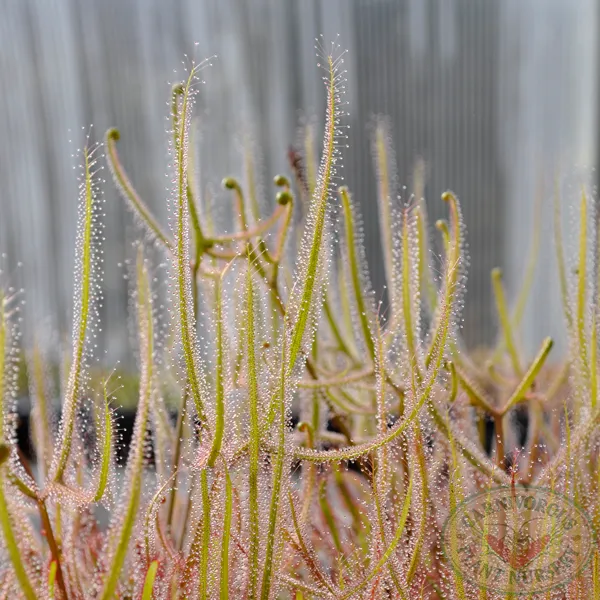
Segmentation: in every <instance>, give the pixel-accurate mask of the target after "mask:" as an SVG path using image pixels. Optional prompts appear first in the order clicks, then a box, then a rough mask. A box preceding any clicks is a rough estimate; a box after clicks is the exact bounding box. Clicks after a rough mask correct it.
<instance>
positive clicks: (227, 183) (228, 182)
mask: <svg viewBox="0 0 600 600" xmlns="http://www.w3.org/2000/svg"><path fill="white" fill-rule="evenodd" d="M221 184H222V186H223V187H224V188H225V189H226V190H237V189H239V187H240V184H239V183H238V182H237V180H235V179H234V178H233V177H225V179H223V181H222V182H221Z"/></svg>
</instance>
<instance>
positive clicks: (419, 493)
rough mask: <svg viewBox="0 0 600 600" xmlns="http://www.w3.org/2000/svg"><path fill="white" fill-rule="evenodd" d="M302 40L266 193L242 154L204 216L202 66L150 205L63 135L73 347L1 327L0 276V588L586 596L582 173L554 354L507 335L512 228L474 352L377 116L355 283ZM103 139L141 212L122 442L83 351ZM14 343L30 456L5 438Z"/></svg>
mask: <svg viewBox="0 0 600 600" xmlns="http://www.w3.org/2000/svg"><path fill="white" fill-rule="evenodd" d="M318 49H319V67H320V68H321V69H322V70H323V81H324V84H325V92H326V107H327V108H326V114H325V127H324V132H323V136H322V146H321V147H320V148H319V149H317V148H316V147H315V145H314V144H313V142H312V140H313V130H312V128H311V127H307V128H306V130H305V135H304V141H305V143H304V144H303V145H302V147H301V148H299V149H296V150H295V151H294V152H293V153H291V154H290V161H289V162H290V168H289V173H288V174H286V175H277V176H276V177H275V179H274V188H273V191H272V192H271V194H269V196H270V199H269V198H260V197H259V194H260V192H259V189H258V188H257V186H256V185H255V184H254V183H253V182H254V181H255V180H256V178H255V176H254V175H255V174H254V173H253V166H252V161H251V160H248V162H247V173H246V175H247V176H246V181H245V182H243V183H242V182H240V181H238V180H236V179H234V178H231V177H228V178H226V179H224V180H223V186H224V188H225V190H226V192H225V193H226V195H227V196H228V197H230V199H231V202H232V205H233V207H234V210H233V214H234V218H233V220H232V222H231V223H229V224H228V226H227V227H225V226H224V225H223V223H222V222H221V221H222V219H221V221H219V219H216V218H215V215H214V211H213V210H212V207H213V204H212V202H211V200H210V199H209V198H208V197H207V195H206V194H202V193H201V190H200V188H201V186H200V185H199V182H198V178H197V177H196V173H195V164H194V163H195V159H194V152H193V144H192V143H191V141H190V136H191V124H192V113H193V109H194V104H195V100H196V98H197V95H198V93H199V89H200V87H199V83H200V80H199V73H200V71H201V69H202V67H203V66H204V65H205V63H193V64H192V65H191V66H190V68H189V69H187V73H186V75H187V77H186V79H185V81H183V82H181V83H180V84H178V85H175V86H174V87H173V90H172V97H171V102H170V106H171V126H172V131H171V135H170V140H171V141H170V148H169V150H170V159H171V160H170V165H169V174H170V183H171V192H170V194H169V198H168V206H169V215H170V217H169V223H168V224H166V223H161V222H160V221H159V220H158V219H157V218H155V217H154V216H153V215H152V213H151V211H150V210H149V208H148V206H147V204H146V203H145V202H144V200H143V199H142V198H141V197H140V195H139V194H138V193H137V192H136V190H135V187H134V182H132V181H131V180H130V178H129V177H128V176H127V174H126V173H125V171H124V169H123V166H122V164H121V162H120V160H119V155H118V141H119V132H118V131H117V130H116V129H111V130H109V131H108V132H107V133H106V137H105V140H104V143H103V144H100V145H96V146H90V145H87V146H86V147H85V148H84V149H83V151H82V170H81V179H80V197H79V226H78V227H79V228H78V236H77V252H76V264H75V294H74V310H73V313H74V320H73V329H72V349H71V351H70V353H69V354H68V356H66V357H65V358H64V360H63V361H62V363H61V364H60V365H59V368H58V369H53V366H52V365H51V364H50V363H51V360H50V358H49V357H48V356H47V355H46V354H45V353H44V352H43V351H42V345H40V344H34V345H33V347H32V348H31V349H22V348H21V347H20V346H21V343H20V336H19V333H18V320H19V316H18V315H19V300H18V297H17V296H15V294H14V292H13V291H12V290H11V289H10V288H8V287H7V288H5V289H2V290H0V372H1V373H2V376H1V377H0V398H2V401H3V406H2V411H1V412H0V419H1V420H0V531H1V537H0V539H1V543H0V596H1V597H2V598H25V599H27V600H35V599H40V598H48V599H60V600H67V599H69V600H79V599H97V600H109V599H115V598H118V599H122V600H126V599H128V600H129V599H130V600H134V599H136V600H137V599H142V600H150V599H151V598H155V599H165V600H166V599H170V600H175V599H181V600H183V599H192V598H193V599H199V600H206V599H208V598H211V599H213V598H219V599H221V600H223V599H226V598H232V599H246V598H248V599H253V600H258V599H260V600H269V599H275V598H295V599H297V600H300V599H314V600H316V599H318V598H328V599H337V600H349V599H361V598H364V599H389V598H399V599H402V600H406V599H409V598H410V599H411V600H415V599H416V598H419V599H431V600H441V599H448V600H450V599H452V600H454V599H456V600H466V599H469V600H471V599H478V600H487V599H489V600H491V599H500V598H502V599H504V598H507V599H508V598H517V597H523V598H540V599H542V598H543V599H548V600H550V599H569V600H586V599H590V598H600V562H599V555H598V548H597V546H596V542H595V537H594V536H595V533H594V532H595V531H597V530H598V527H599V526H600V502H599V501H598V498H599V493H600V469H599V467H600V459H599V455H600V452H599V445H600V428H599V424H600V409H599V407H598V385H599V384H598V356H597V355H598V339H597V338H598V331H597V329H598V326H597V320H598V316H599V315H600V302H599V299H598V293H599V288H600V286H599V278H600V267H599V262H598V259H597V256H598V254H599V252H600V248H598V247H596V246H595V244H597V243H598V240H599V239H600V238H598V236H596V235H595V232H594V230H593V223H594V222H596V219H595V218H594V215H593V208H594V207H593V204H592V203H591V202H590V200H589V199H588V197H587V196H586V193H585V191H582V194H581V204H580V229H579V238H578V239H579V248H578V253H577V256H576V257H575V258H574V261H575V265H576V268H575V269H570V268H567V267H566V266H565V265H566V264H567V262H568V259H567V258H566V257H565V256H564V255H563V254H564V252H563V244H562V234H561V230H560V219H558V218H557V219H556V230H555V238H556V250H557V259H558V260H557V262H558V269H559V279H560V284H561V286H560V289H561V294H562V300H563V305H564V315H565V327H566V328H567V331H568V335H569V340H570V344H569V353H568V356H567V357H566V358H563V359H560V358H559V357H558V356H553V354H552V352H551V350H552V340H551V339H544V340H540V344H539V351H538V352H537V354H535V356H531V357H527V356H525V355H524V353H523V352H522V349H521V348H520V343H519V326H520V325H521V321H522V318H523V314H524V306H525V303H526V300H527V296H528V293H529V289H530V285H531V280H532V276H533V270H534V266H535V258H536V248H537V244H536V242H535V236H534V243H533V248H532V252H531V259H530V261H529V266H528V267H527V270H526V273H525V274H524V278H523V285H522V289H521V291H520V293H519V295H518V296H517V297H516V298H515V299H514V301H513V302H511V301H510V299H508V298H506V297H505V291H504V287H503V282H502V274H501V272H500V270H498V269H496V270H494V271H493V272H492V274H491V285H492V287H493V291H494V294H495V299H496V306H497V313H498V323H499V339H498V342H497V344H496V345H495V347H493V348H490V349H489V351H487V352H485V353H478V354H477V355H473V356H471V355H470V354H469V353H468V351H467V349H466V348H465V347H464V344H463V342H462V340H461V327H460V323H461V310H462V307H463V298H464V292H465V285H466V275H467V263H468V259H467V254H466V232H465V226H464V223H463V217H462V213H461V208H460V203H459V200H458V198H457V197H456V196H455V194H454V193H452V192H449V191H446V192H444V193H443V194H442V195H441V201H442V202H443V203H444V205H445V206H446V208H447V215H448V218H447V220H441V221H438V222H437V223H435V228H432V227H431V226H430V223H429V222H428V220H427V212H426V207H425V202H424V199H423V198H422V197H421V195H422V193H421V192H419V189H418V188H419V186H418V185H417V186H416V188H417V189H416V194H415V195H414V196H412V197H410V198H407V199H401V198H400V197H399V196H398V189H397V188H398V184H397V175H396V172H395V166H394V152H393V148H392V143H391V140H390V137H389V133H388V125H387V122H386V121H385V120H384V119H380V120H378V121H377V123H376V126H375V127H374V128H373V140H372V144H373V146H372V148H373V158H374V168H375V170H376V173H377V181H378V188H377V190H374V192H373V197H375V196H376V197H377V202H378V208H379V218H380V226H381V236H380V237H381V243H382V256H383V262H384V269H385V274H386V278H387V298H388V301H387V302H386V304H385V305H383V304H382V303H381V302H378V294H376V293H375V291H374V290H373V288H372V287H371V284H370V281H369V270H368V268H367V263H366V260H365V250H364V247H363V236H362V228H361V221H360V215H359V211H358V203H357V202H355V200H354V199H353V198H352V196H351V193H350V191H349V190H348V189H347V188H346V187H344V186H343V185H341V184H342V177H341V168H342V164H341V162H342V149H343V148H344V147H345V146H346V144H347V143H348V135H347V133H348V132H347V129H346V128H345V126H344V107H345V104H344V99H343V92H344V82H345V71H344V69H343V62H344V61H343V57H344V53H343V52H341V51H340V50H339V48H338V47H337V46H336V45H335V44H334V45H331V46H323V45H321V43H320V42H319V43H318ZM102 153H104V154H102ZM104 161H105V162H107V163H108V167H109V168H110V171H111V172H112V175H113V178H114V182H115V184H116V185H117V187H118V188H119V190H120V192H121V194H122V196H123V199H124V201H125V202H126V203H127V205H128V206H129V208H130V209H131V212H132V213H133V215H134V216H135V218H136V220H137V223H138V224H139V226H140V231H141V232H143V233H142V234H141V235H140V238H141V239H140V241H139V242H138V243H137V244H136V245H135V258H132V260H131V261H130V270H129V274H130V276H129V280H130V285H131V293H130V305H131V319H132V321H133V322H134V323H135V334H136V357H137V362H138V377H137V381H138V383H137V385H136V389H137V394H138V398H137V412H136V417H135V424H134V427H133V435H132V439H131V443H130V444H129V445H128V447H127V448H126V452H127V457H126V462H125V464H118V463H117V461H116V458H115V449H116V447H117V445H118V444H119V443H120V442H119V440H120V436H121V433H120V429H119V426H118V422H117V420H116V419H115V414H114V411H115V406H114V402H115V401H114V392H115V388H116V387H118V385H119V384H118V381H117V380H116V378H112V379H111V377H110V374H109V373H108V372H107V373H106V376H105V377H100V378H98V377H96V376H94V377H92V374H91V368H90V365H91V359H92V357H93V356H94V353H95V351H96V347H95V346H96V341H95V340H96V334H97V331H98V329H99V328H100V327H101V323H100V321H99V317H98V307H99V305H100V303H101V301H102V298H101V277H102V268H103V260H102V257H103V254H102V240H103V229H102V227H103V226H102V216H103V215H102V213H103V199H102V192H101V188H103V187H104V186H105V185H108V184H106V183H105V182H104V181H103V180H102V179H101V176H100V170H101V169H102V166H103V163H104ZM417 172H419V171H417ZM418 179H419V178H418V177H417V183H418ZM421 189H422V186H421ZM559 200H560V199H559V198H558V196H557V198H556V199H555V202H556V207H557V208H556V210H557V212H558V207H559ZM264 206H270V208H269V209H266V210H265V209H261V207H264ZM434 238H437V239H434ZM434 247H435V248H438V249H439V252H434ZM163 274H164V275H163ZM161 286H162V287H161ZM165 287H166V289H167V290H168V291H167V294H166V296H167V298H166V299H165V298H163V296H164V295H165V294H164V293H163V291H164V289H165ZM123 326H124V327H125V326H127V324H125V323H124V324H123ZM22 350H23V352H22ZM96 352H97V351H96ZM21 355H24V356H26V357H27V366H28V369H27V370H28V373H29V387H30V395H31V401H32V418H31V421H32V424H33V426H32V438H33V444H34V447H35V461H34V462H32V463H31V464H30V463H29V461H28V460H27V459H26V458H25V457H24V455H23V454H22V452H21V451H20V449H19V447H18V445H17V443H16V425H17V413H16V407H15V401H14V398H15V393H16V392H15V390H16V377H17V371H18V369H19V364H20V359H19V357H20V356H21ZM57 370H58V371H60V373H61V375H60V377H54V376H53V375H52V374H53V373H54V372H55V371H57ZM54 390H58V391H59V394H58V395H59V396H60V398H61V402H60V405H58V404H56V403H54V402H53V396H54ZM473 498H475V499H478V498H479V499H480V500H481V499H483V500H481V502H480V504H478V505H476V506H475V505H473V504H470V502H471V503H472V502H474V501H475V500H473ZM471 506H475V508H473V509H472V510H471V509H470V508H469V507H471ZM501 509H502V510H501ZM461 511H462V512H461ZM519 511H525V512H524V513H522V512H519ZM569 511H571V513H572V515H580V516H581V519H580V521H578V520H577V519H579V517H573V516H571V517H568V518H567V517H566V516H565V515H567V514H568V512H569ZM571 513H569V514H571ZM523 514H525V517H523ZM461 515H462V516H461ZM459 517H460V518H459ZM469 540H471V541H469ZM472 540H476V542H472ZM498 565H500V566H498ZM566 575H568V577H567V576H566Z"/></svg>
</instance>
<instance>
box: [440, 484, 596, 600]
mask: <svg viewBox="0 0 600 600" xmlns="http://www.w3.org/2000/svg"><path fill="white" fill-rule="evenodd" d="M593 542H594V534H593V528H592V525H591V521H590V519H589V517H588V516H587V514H586V513H585V512H584V511H583V510H581V509H580V508H579V507H577V506H576V505H575V504H573V503H572V502H571V501H570V500H568V499H567V498H565V497H564V496H561V495H560V494H557V493H555V492H552V491H550V490H547V489H542V488H523V487H502V488H496V489H491V490H487V491H485V492H482V493H480V494H477V495H475V496H471V497H470V498H467V499H466V500H465V501H464V502H462V503H461V504H460V505H459V506H457V507H456V509H455V510H454V511H453V512H452V514H451V515H450V516H449V517H448V519H447V520H446V523H445V525H444V531H443V537H442V545H443V550H444V554H445V555H446V557H447V558H448V559H449V560H450V561H451V563H452V567H453V569H454V570H455V571H456V572H458V573H460V575H462V579H463V581H464V582H469V583H470V584H473V585H476V586H478V587H481V588H486V589H489V590H491V591H494V592H500V593H502V594H536V593H540V592H545V591H546V590H549V589H550V588H553V587H557V586H561V585H564V584H566V583H568V582H569V581H570V580H571V579H573V578H574V577H575V576H576V575H577V574H579V572H580V571H581V570H582V569H583V568H584V567H585V566H586V564H587V562H588V560H589V558H590V556H591V553H592V549H593Z"/></svg>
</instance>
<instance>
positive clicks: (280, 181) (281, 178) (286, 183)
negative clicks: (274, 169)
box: [273, 175, 290, 187]
mask: <svg viewBox="0 0 600 600" xmlns="http://www.w3.org/2000/svg"><path fill="white" fill-rule="evenodd" d="M273 183H274V184H275V185H276V186H277V187H290V180H289V179H288V178H287V177H286V176H285V175H275V177H274V178H273Z"/></svg>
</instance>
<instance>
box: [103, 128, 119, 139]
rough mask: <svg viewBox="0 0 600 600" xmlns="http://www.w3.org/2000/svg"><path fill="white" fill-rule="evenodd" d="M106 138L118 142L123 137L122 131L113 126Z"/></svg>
mask: <svg viewBox="0 0 600 600" xmlns="http://www.w3.org/2000/svg"><path fill="white" fill-rule="evenodd" d="M106 139H107V140H108V141H113V142H118V141H119V140H120V139H121V132H120V131H119V130H118V129H117V128H116V127H111V128H110V129H109V130H108V131H107V132H106Z"/></svg>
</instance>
